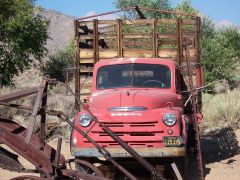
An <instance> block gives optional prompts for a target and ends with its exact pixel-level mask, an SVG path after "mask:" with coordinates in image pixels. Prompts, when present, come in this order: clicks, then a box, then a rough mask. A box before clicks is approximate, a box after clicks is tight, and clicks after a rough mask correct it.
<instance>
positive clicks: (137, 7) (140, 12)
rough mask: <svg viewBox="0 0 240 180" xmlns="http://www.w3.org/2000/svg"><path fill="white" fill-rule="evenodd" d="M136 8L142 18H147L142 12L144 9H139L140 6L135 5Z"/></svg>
mask: <svg viewBox="0 0 240 180" xmlns="http://www.w3.org/2000/svg"><path fill="white" fill-rule="evenodd" d="M135 10H136V11H137V13H138V15H139V17H140V18H141V19H146V17H145V16H144V14H143V13H142V11H141V10H140V9H139V6H135Z"/></svg>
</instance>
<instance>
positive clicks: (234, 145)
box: [201, 127, 240, 164]
mask: <svg viewBox="0 0 240 180" xmlns="http://www.w3.org/2000/svg"><path fill="white" fill-rule="evenodd" d="M201 141H202V151H203V153H202V154H203V158H204V162H205V164H209V163H213V162H219V161H221V160H225V159H229V158H231V157H233V156H235V155H237V154H240V146H239V145H238V144H239V143H238V139H237V136H236V134H235V132H234V130H233V129H232V128H230V127H228V128H224V129H221V130H218V131H214V132H211V133H208V134H207V135H204V136H202V138H201Z"/></svg>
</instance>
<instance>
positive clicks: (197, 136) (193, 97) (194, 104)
mask: <svg viewBox="0 0 240 180" xmlns="http://www.w3.org/2000/svg"><path fill="white" fill-rule="evenodd" d="M185 52H186V62H187V68H188V78H189V88H190V93H191V102H192V110H193V120H194V126H195V132H196V134H195V139H196V142H197V150H198V155H197V157H198V158H197V159H198V171H199V178H200V180H204V179H205V178H204V171H203V159H202V150H201V142H200V131H199V126H198V117H197V114H198V107H197V102H196V94H195V90H194V87H193V77H192V66H191V65H190V63H189V61H188V57H189V48H188V42H186V43H185Z"/></svg>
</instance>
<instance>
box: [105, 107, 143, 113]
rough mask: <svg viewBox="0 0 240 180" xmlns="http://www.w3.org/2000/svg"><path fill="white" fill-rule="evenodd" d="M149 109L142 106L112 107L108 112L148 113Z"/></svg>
mask: <svg viewBox="0 0 240 180" xmlns="http://www.w3.org/2000/svg"><path fill="white" fill-rule="evenodd" d="M146 110H147V108H146V107H141V106H132V107H128V106H125V107H121V106H119V107H111V108H108V111H118V112H128V111H146Z"/></svg>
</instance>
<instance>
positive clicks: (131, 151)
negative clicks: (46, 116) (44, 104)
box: [59, 88, 165, 180]
mask: <svg viewBox="0 0 240 180" xmlns="http://www.w3.org/2000/svg"><path fill="white" fill-rule="evenodd" d="M69 90H70V91H71V89H70V88H69ZM71 93H72V94H73V96H75V95H74V93H73V92H72V91H71ZM78 101H79V104H81V105H84V104H83V102H82V101H81V99H78ZM86 111H87V112H88V113H89V114H90V115H91V117H92V119H93V120H94V121H95V122H97V123H98V124H99V126H100V127H101V128H102V129H103V131H104V132H105V133H106V134H108V135H109V136H110V137H111V138H112V139H113V140H115V141H116V142H117V143H118V144H119V145H120V146H121V147H122V148H123V149H125V150H126V151H127V152H128V153H129V154H130V155H131V156H132V157H133V158H134V159H136V160H137V161H138V162H139V163H140V164H141V165H142V166H143V167H145V168H146V169H147V170H148V171H149V172H150V173H151V174H152V177H153V178H157V179H160V180H165V178H164V177H162V175H161V174H160V173H159V172H158V171H157V170H156V169H155V168H154V167H153V166H152V165H151V164H150V163H149V162H147V161H146V160H145V159H144V158H143V157H141V156H140V155H139V154H138V153H137V152H136V151H135V150H134V149H133V148H132V147H131V146H129V145H128V144H126V143H125V142H124V141H123V140H122V139H121V138H119V137H118V136H117V135H116V134H115V133H114V132H113V131H112V130H110V129H109V128H108V127H107V126H106V125H105V124H104V123H102V122H100V121H99V120H98V119H97V118H96V117H95V116H94V114H93V113H92V112H91V111H90V110H89V109H86ZM61 115H64V114H63V113H61V114H60V116H59V117H60V118H61V119H62V120H64V118H62V117H61ZM64 116H65V121H66V122H67V123H68V124H70V125H71V126H72V127H73V128H74V129H75V130H77V131H78V132H79V133H80V134H81V135H82V136H84V135H85V132H83V131H81V129H79V128H78V127H77V126H75V125H74V124H73V123H72V122H71V121H69V120H68V118H67V116H66V115H64ZM86 139H87V140H89V141H90V142H91V143H92V144H93V145H94V146H95V147H98V148H99V145H98V144H97V143H96V142H95V141H94V140H92V139H91V138H90V137H88V136H86ZM100 147H101V146H100ZM100 149H103V150H104V151H105V153H107V154H108V155H109V156H110V154H109V152H108V151H107V150H106V149H105V148H103V147H101V148H100ZM103 155H104V154H103ZM104 157H105V156H104ZM108 159H109V160H110V161H111V160H112V158H108ZM112 163H116V162H112ZM119 170H121V167H120V168H119ZM122 170H123V171H122ZM122 170H121V172H123V173H124V174H125V173H126V174H128V173H129V172H128V171H127V172H126V170H125V169H122ZM126 174H125V175H126ZM128 175H130V177H131V176H132V175H131V174H128ZM132 177H133V178H134V176H132Z"/></svg>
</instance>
